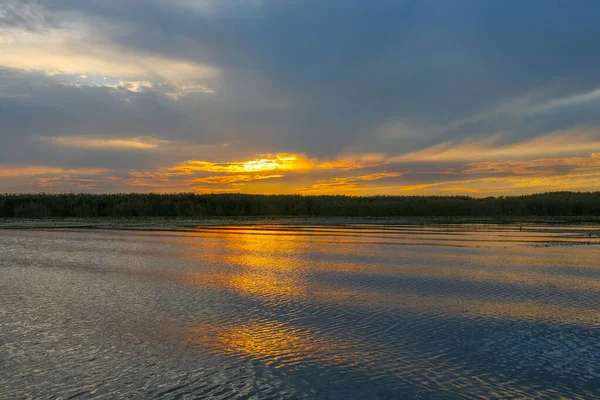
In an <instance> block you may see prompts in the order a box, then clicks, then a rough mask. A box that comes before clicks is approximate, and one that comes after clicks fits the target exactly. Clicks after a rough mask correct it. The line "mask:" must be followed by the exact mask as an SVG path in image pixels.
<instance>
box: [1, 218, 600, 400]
mask: <svg viewBox="0 0 600 400" xmlns="http://www.w3.org/2000/svg"><path fill="white" fill-rule="evenodd" d="M0 391H1V393H0V398H3V399H4V398H6V399H18V398H34V399H43V398H107V399H108V398H116V397H128V398H154V397H161V398H186V397H189V398H216V399H252V398H260V399H263V398H264V399H271V398H272V399H279V398H300V399H302V398H306V399H309V398H336V399H337V398H339V399H351V398H357V399H364V398H369V399H377V398H382V399H388V398H420V399H437V398H439V399H446V398H448V399H453V398H490V399H491V398H533V397H535V398H573V399H577V398H580V399H591V398H600V227H593V226H587V227H581V226H536V225H527V226H524V227H523V228H522V229H520V228H519V227H518V226H502V225H456V226H453V225H437V226H409V225H364V224H363V225H347V226H329V227H317V226H290V225H286V226H269V225H263V226H252V227H243V226H237V227H236V226H229V227H211V228H198V229H191V230H186V231H181V232H129V231H91V230H89V231H86V230H78V231H75V230H48V231H28V230H0Z"/></svg>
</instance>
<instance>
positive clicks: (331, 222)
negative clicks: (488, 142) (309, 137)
mask: <svg viewBox="0 0 600 400" xmlns="http://www.w3.org/2000/svg"><path fill="white" fill-rule="evenodd" d="M361 224H372V225H582V226H586V225H596V226H598V225H600V217H597V216H584V217H579V216H578V217H573V216H562V217H511V218H507V217H487V218H482V217H404V218H399V217H214V218H185V217H181V218H178V217H127V218H125V217H91V218H14V217H13V218H0V229H32V230H36V229H44V230H46V229H93V230H147V231H170V230H178V231H179V230H186V229H193V228H201V227H218V226H257V225H280V226H286V225H289V226H343V225H361Z"/></svg>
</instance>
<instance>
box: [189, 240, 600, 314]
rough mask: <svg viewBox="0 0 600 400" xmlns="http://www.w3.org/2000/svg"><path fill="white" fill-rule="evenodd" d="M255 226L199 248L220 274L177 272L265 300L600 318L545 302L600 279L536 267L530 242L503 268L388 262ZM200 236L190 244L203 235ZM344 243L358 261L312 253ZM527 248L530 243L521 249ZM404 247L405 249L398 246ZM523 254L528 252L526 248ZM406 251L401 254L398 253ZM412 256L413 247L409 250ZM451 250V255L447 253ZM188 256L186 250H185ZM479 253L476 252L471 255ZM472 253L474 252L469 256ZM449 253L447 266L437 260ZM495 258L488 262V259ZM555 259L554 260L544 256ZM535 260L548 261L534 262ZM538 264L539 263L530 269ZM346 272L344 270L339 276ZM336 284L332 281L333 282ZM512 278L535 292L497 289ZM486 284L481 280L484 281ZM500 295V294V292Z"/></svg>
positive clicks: (367, 252)
mask: <svg viewBox="0 0 600 400" xmlns="http://www.w3.org/2000/svg"><path fill="white" fill-rule="evenodd" d="M254 231H255V230H243V229H236V230H233V231H232V232H229V231H227V230H224V231H221V234H220V235H219V237H220V238H221V239H222V240H221V241H219V242H217V243H215V244H216V246H214V247H213V248H212V249H210V250H209V251H208V252H202V253H198V254H195V256H194V258H196V259H198V260H205V259H209V260H211V261H213V262H216V263H219V264H223V265H227V267H228V269H227V271H224V272H222V273H212V274H209V273H205V272H184V273H181V274H180V276H179V278H180V279H181V280H183V281H184V282H186V283H188V284H191V285H199V286H208V287H214V288H220V289H225V290H235V291H236V292H238V293H241V294H243V295H246V296H250V297H254V298H257V299H259V300H261V301H265V302H268V303H273V302H275V303H283V302H288V301H292V300H301V301H308V302H320V303H324V304H330V305H339V306H343V307H353V308H359V309H365V308H368V309H379V310H381V309H385V310H390V311H401V312H407V311H408V312H414V313H430V314H450V315H456V316H480V317H489V318H503V319H522V320H532V321H534V320H538V321H553V322H557V323H579V324H584V325H591V326H598V325H600V316H599V315H598V313H597V312H596V309H595V308H594V307H589V308H585V307H575V306H570V305H568V304H565V305H557V304H548V303H546V302H544V299H545V297H544V296H546V295H547V294H548V293H551V292H552V290H554V289H557V288H558V289H568V290H587V291H593V292H594V291H597V292H600V281H599V280H594V279H582V278H577V277H571V276H560V275H553V274H548V273H545V272H544V271H543V270H542V271H540V270H537V268H535V266H534V265H531V264H536V263H531V264H530V262H531V261H532V260H536V259H537V260H538V261H539V262H541V261H540V260H539V259H538V258H536V257H535V255H536V254H538V253H539V254H544V253H543V252H544V249H539V248H528V249H526V250H527V253H528V254H522V253H521V252H519V251H516V250H518V249H517V248H511V249H508V250H507V253H508V256H507V258H505V261H506V268H499V267H497V266H498V265H499V263H500V261H501V256H499V255H490V256H489V257H487V258H485V257H483V256H482V254H481V253H480V252H477V253H467V254H460V255H457V254H452V253H449V252H442V254H435V253H434V252H432V253H431V254H429V253H428V254H427V255H425V254H423V255H421V263H416V262H415V261H409V260H404V259H403V258H402V257H398V258H397V260H396V261H392V262H390V259H389V258H387V259H386V258H385V257H384V258H383V264H381V261H380V263H377V262H365V261H364V260H369V259H373V260H382V258H381V254H380V253H378V252H377V250H378V249H380V248H381V246H360V245H359V246H343V247H342V246H340V247H338V248H337V249H336V248H333V247H331V246H326V247H324V246H321V245H320V244H319V243H311V242H310V237H306V236H294V235H288V234H285V235H282V236H278V235H277V234H276V232H277V231H276V230H272V231H271V232H272V233H274V234H270V235H254V234H253V233H254ZM199 239H201V238H198V237H197V236H194V237H193V241H190V242H189V243H188V244H189V245H190V246H192V245H193V243H195V242H202V240H199ZM342 248H343V249H344V250H345V251H347V252H348V254H349V255H352V254H360V256H361V258H360V260H361V261H357V262H351V261H333V260H326V259H325V260H324V259H321V260H319V259H310V258H307V257H306V254H307V253H308V252H309V251H310V252H314V253H317V254H319V255H321V254H322V255H325V254H329V253H332V252H333V253H335V254H339V252H340V251H342ZM522 249H525V248H522ZM399 251H405V250H402V249H401V250H399ZM523 253H525V252H523ZM399 254H402V253H399ZM406 254H410V255H411V256H412V257H413V258H414V256H415V255H414V251H413V250H411V251H410V252H408V253H406ZM446 256H447V257H446ZM185 257H186V258H189V257H190V255H189V253H187V255H186V256H185ZM428 257H431V260H436V263H435V265H428V264H427V260H428V259H429V258H428ZM473 257H474V258H473ZM471 258H472V259H471ZM446 259H447V260H448V264H447V266H445V267H443V266H442V264H443V263H440V261H443V260H446ZM488 259H489V261H490V263H489V265H488V263H487V262H486V260H488ZM546 260H549V261H551V259H548V258H546ZM536 265H543V263H542V264H539V263H538V264H536ZM531 267H534V268H531ZM315 271H326V272H330V271H336V272H338V273H341V274H347V273H354V274H356V273H358V274H360V273H365V274H368V275H383V276H395V277H396V278H401V279H402V277H409V278H411V279H412V278H419V279H437V280H441V281H442V282H443V281H444V280H445V281H447V284H448V285H454V284H456V282H457V281H462V282H472V283H474V284H477V285H484V288H485V287H486V286H485V285H488V284H489V285H490V286H489V290H490V292H489V294H490V295H489V296H485V295H484V296H485V297H481V295H479V296H480V297H472V296H469V294H468V293H465V294H464V295H441V294H440V295H438V294H435V293H433V294H415V293H414V292H412V291H411V290H409V291H408V292H407V291H406V290H403V289H402V287H399V288H398V291H395V292H390V291H386V290H381V289H379V288H377V287H371V286H364V287H343V288H339V287H336V286H331V284H330V283H329V284H328V282H319V281H315V280H314V279H313V280H311V281H308V280H307V279H306V277H307V276H308V275H309V274H310V273H313V272H315ZM341 276H343V275H341ZM333 283H334V285H335V282H333ZM495 284H514V285H517V286H515V287H520V288H523V289H524V290H527V291H528V293H529V294H530V295H531V296H534V297H532V298H531V299H523V300H517V299H511V297H510V294H509V293H508V294H506V296H504V295H502V293H501V292H498V289H496V288H494V287H493V286H492V285H495ZM479 287H481V286H479ZM498 295H500V296H498Z"/></svg>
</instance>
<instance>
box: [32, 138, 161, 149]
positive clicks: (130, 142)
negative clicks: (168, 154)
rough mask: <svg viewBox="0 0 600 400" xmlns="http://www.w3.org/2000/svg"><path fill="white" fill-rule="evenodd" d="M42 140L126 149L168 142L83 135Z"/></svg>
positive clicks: (78, 145)
mask: <svg viewBox="0 0 600 400" xmlns="http://www.w3.org/2000/svg"><path fill="white" fill-rule="evenodd" d="M42 139H43V140H46V141H49V142H51V143H53V144H56V145H60V146H65V147H76V148H83V149H112V150H119V149H127V150H131V149H133V150H149V149H156V148H157V147H159V146H162V145H166V144H168V143H169V142H168V141H166V140H160V139H156V138H151V137H141V136H139V137H134V138H130V139H125V138H122V139H119V138H113V139H106V138H100V137H83V136H79V137H77V136H73V137H69V136H58V137H42Z"/></svg>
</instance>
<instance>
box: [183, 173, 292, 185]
mask: <svg viewBox="0 0 600 400" xmlns="http://www.w3.org/2000/svg"><path fill="white" fill-rule="evenodd" d="M282 177H284V175H216V176H206V177H203V178H194V179H192V182H194V183H208V184H215V185H223V184H233V183H238V182H250V181H255V180H261V179H273V178H282Z"/></svg>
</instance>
